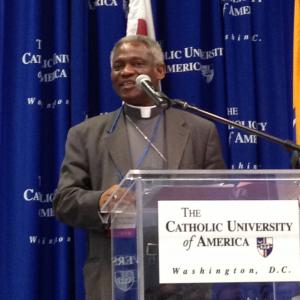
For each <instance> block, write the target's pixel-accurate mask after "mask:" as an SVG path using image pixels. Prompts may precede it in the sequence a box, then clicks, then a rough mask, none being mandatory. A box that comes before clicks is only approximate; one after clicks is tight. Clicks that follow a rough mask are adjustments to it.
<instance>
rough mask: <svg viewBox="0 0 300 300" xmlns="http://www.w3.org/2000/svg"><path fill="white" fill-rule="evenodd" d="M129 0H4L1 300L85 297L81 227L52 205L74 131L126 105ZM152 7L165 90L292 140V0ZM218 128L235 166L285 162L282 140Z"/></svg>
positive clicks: (156, 1)
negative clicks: (114, 72)
mask: <svg viewBox="0 0 300 300" xmlns="http://www.w3.org/2000/svg"><path fill="white" fill-rule="evenodd" d="M125 2H126V1H121V0H114V1H113V0H106V1H96V0H86V1H82V0H52V1H42V0H28V1H23V0H2V1H1V3H0V74H1V80H0V126H1V127H0V157H1V160H0V172H1V173H0V197H1V198H0V222H1V223H0V225H1V246H0V249H1V250H0V251H1V252H0V256H1V258H0V259H1V265H0V266H1V269H0V270H1V271H0V278H1V281H0V298H1V299H30V300H33V299H49V300H50V299H51V300H52V299H61V300H65V299H83V284H82V282H83V279H82V266H83V262H84V259H85V251H86V249H85V233H84V231H81V230H75V231H74V230H73V229H71V228H69V227H67V226H65V225H64V224H61V223H59V222H57V221H56V220H55V218H54V216H53V210H52V200H53V194H54V191H55V188H56V184H57V180H58V174H59V168H60V164H61V162H62V159H63V155H64V143H65V139H66V134H67V131H68V128H69V127H70V126H72V125H74V124H77V123H79V122H81V121H83V120H84V119H85V118H88V117H91V116H93V115H97V114H99V113H101V112H106V111H111V110H113V109H115V108H116V107H117V106H118V105H119V104H120V100H119V99H118V98H117V96H116V95H115V94H114V92H113V90H112V87H111V84H110V66H109V53H110V50H111V48H112V46H113V44H114V43H115V41H116V40H118V39H119V38H120V37H122V36H123V35H124V34H125V31H126V14H125V12H124V5H125ZM152 5H153V14H154V20H155V26H156V36H157V39H158V40H159V41H160V42H161V45H162V47H163V49H164V51H165V58H166V63H167V68H168V74H167V77H166V79H165V81H164V82H163V89H164V91H165V92H166V94H168V95H169V96H170V97H174V98H181V99H185V100H186V101H188V102H189V103H191V104H194V105H197V106H199V107H201V108H202V109H206V110H208V111H211V112H213V113H216V114H220V115H221V116H223V117H228V118H230V119H231V120H235V121H238V122H241V123H243V124H245V125H248V126H251V127H253V128H258V129H260V130H263V131H265V132H268V133H270V134H274V135H276V136H278V137H280V138H283V139H292V136H293V130H292V95H291V92H292V85H291V82H292V80H291V78H292V35H293V5H294V1H293V0H277V1H276V5H274V2H273V1H264V0H257V1H250V0H249V1H248V0H246V1H229V0H220V1H219V0H200V1H199V0H189V1H174V0H164V1H161V0H153V1H152ZM218 129H219V132H220V135H221V138H222V144H223V151H224V157H225V158H226V161H227V164H228V167H229V168H234V169H238V168H239V169H247V168H249V169H253V168H262V169H264V168H272V169H275V168H289V160H290V155H289V153H287V152H286V151H285V150H283V149H282V148H281V147H280V146H278V145H274V144H271V143H269V142H265V141H262V140H260V139H256V138H255V136H253V135H250V134H246V133H243V132H240V131H238V130H236V129H233V128H227V127H226V126H224V125H220V124H218ZM271 153H272V155H271Z"/></svg>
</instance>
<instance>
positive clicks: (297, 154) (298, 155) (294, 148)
mask: <svg viewBox="0 0 300 300" xmlns="http://www.w3.org/2000/svg"><path fill="white" fill-rule="evenodd" d="M160 96H161V98H162V99H164V100H165V102H167V103H168V107H170V106H177V107H179V108H182V109H184V110H188V111H191V112H196V113H197V114H200V115H201V116H203V117H205V118H208V119H211V120H214V121H217V122H220V123H223V124H225V125H230V126H232V127H235V128H239V129H241V130H243V131H246V132H248V133H251V134H254V135H256V136H258V137H260V138H263V139H265V140H268V141H271V142H273V143H276V144H279V145H281V146H283V147H284V148H285V149H286V150H288V151H289V152H292V158H291V165H292V168H293V169H300V146H299V145H297V144H295V143H293V142H291V141H289V140H282V139H280V138H277V137H276V136H273V135H270V134H268V133H265V132H262V131H259V130H256V129H253V128H249V127H247V126H244V125H241V124H238V123H236V122H234V121H231V120H228V119H225V118H223V117H221V116H218V115H215V114H212V113H210V112H207V111H205V110H202V109H200V108H198V107H196V106H193V105H190V104H188V103H187V102H186V101H183V100H180V99H170V98H169V97H167V96H166V95H165V94H163V93H161V95H160Z"/></svg>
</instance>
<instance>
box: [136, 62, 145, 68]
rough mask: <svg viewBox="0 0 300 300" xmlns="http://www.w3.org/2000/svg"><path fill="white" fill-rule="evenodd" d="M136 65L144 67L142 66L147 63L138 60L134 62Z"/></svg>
mask: <svg viewBox="0 0 300 300" xmlns="http://www.w3.org/2000/svg"><path fill="white" fill-rule="evenodd" d="M134 65H135V66H136V67H142V66H144V65H145V63H144V62H143V61H137V62H135V63H134Z"/></svg>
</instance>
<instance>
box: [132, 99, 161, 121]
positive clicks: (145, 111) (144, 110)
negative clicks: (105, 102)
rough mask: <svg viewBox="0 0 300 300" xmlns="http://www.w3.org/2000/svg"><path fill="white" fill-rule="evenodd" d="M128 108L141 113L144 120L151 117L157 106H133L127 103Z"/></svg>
mask: <svg viewBox="0 0 300 300" xmlns="http://www.w3.org/2000/svg"><path fill="white" fill-rule="evenodd" d="M126 106H128V107H131V108H133V109H134V110H136V111H140V114H141V115H140V116H141V118H142V119H149V118H150V117H151V111H152V109H153V108H156V107H157V106H155V105H153V106H136V105H132V104H128V103H126Z"/></svg>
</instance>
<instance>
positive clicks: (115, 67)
mask: <svg viewBox="0 0 300 300" xmlns="http://www.w3.org/2000/svg"><path fill="white" fill-rule="evenodd" d="M120 68H121V65H113V70H114V71H118V70H120Z"/></svg>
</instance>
